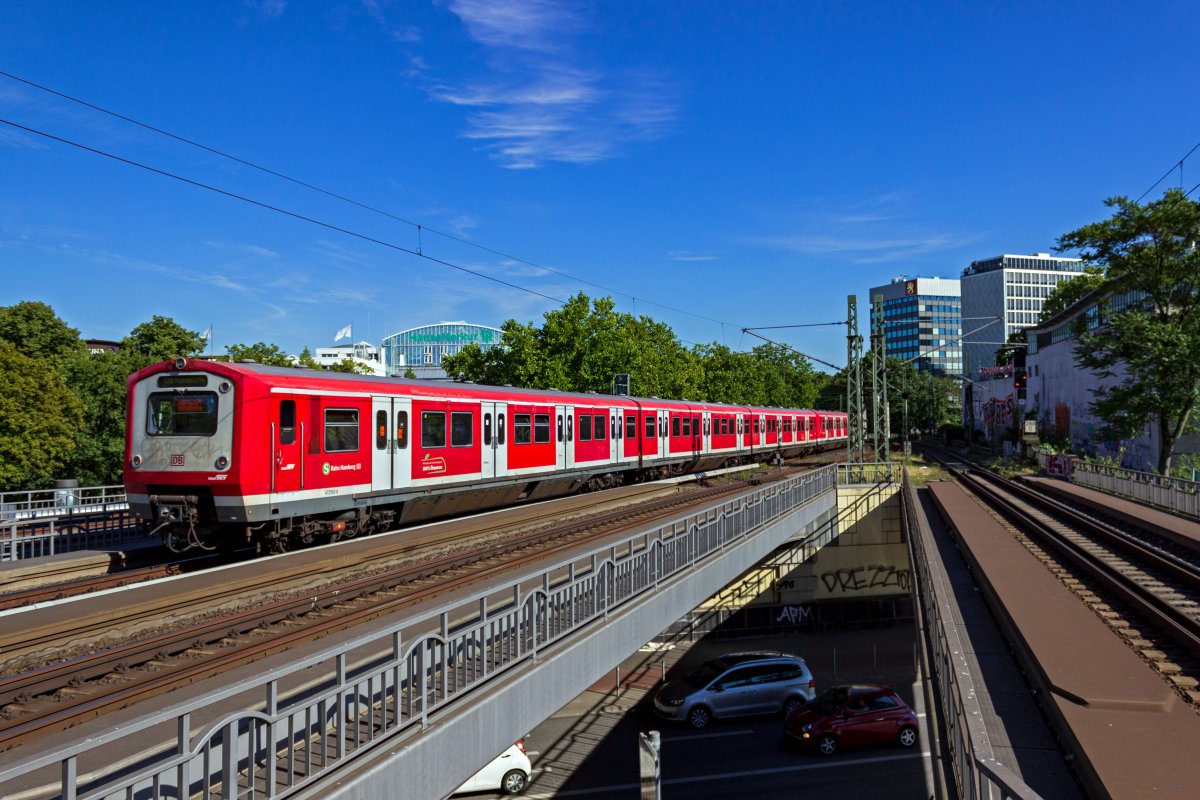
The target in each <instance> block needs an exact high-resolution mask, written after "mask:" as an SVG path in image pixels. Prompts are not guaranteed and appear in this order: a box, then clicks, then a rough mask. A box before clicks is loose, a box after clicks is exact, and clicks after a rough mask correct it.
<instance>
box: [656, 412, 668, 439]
mask: <svg viewBox="0 0 1200 800" xmlns="http://www.w3.org/2000/svg"><path fill="white" fill-rule="evenodd" d="M658 435H659V436H663V437H665V436H666V435H667V418H666V417H663V418H661V419H660V420H659V421H658Z"/></svg>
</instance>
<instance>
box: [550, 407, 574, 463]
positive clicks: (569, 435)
mask: <svg viewBox="0 0 1200 800" xmlns="http://www.w3.org/2000/svg"><path fill="white" fill-rule="evenodd" d="M554 417H555V419H554V432H553V434H552V435H553V436H554V441H555V445H554V447H555V454H556V455H555V457H554V464H555V466H556V467H557V468H558V469H570V468H571V467H573V466H575V450H574V446H573V444H572V443H573V442H574V440H575V407H574V406H555V407H554Z"/></svg>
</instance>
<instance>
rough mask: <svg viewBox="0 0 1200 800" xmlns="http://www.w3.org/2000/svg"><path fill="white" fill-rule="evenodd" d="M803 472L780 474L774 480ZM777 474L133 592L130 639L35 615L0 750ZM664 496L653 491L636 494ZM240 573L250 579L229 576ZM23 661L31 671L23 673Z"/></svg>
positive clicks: (406, 536)
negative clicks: (199, 584) (189, 585)
mask: <svg viewBox="0 0 1200 800" xmlns="http://www.w3.org/2000/svg"><path fill="white" fill-rule="evenodd" d="M797 471H798V470H797V469H794V468H793V469H779V470H772V471H771V472H770V475H769V479H770V480H779V479H782V478H784V477H786V476H788V475H792V474H794V473H795V472H797ZM767 479H768V478H767V476H762V477H759V476H755V478H753V479H751V480H749V481H730V482H727V483H723V484H722V485H718V486H710V487H702V488H695V489H691V490H686V491H679V490H675V489H673V488H670V487H667V489H666V490H669V492H670V494H668V495H667V496H657V497H653V498H652V499H644V497H643V499H642V501H641V502H638V503H636V504H635V505H618V506H617V507H615V508H609V509H607V510H603V511H594V510H593V511H591V512H590V513H589V511H588V509H589V508H591V507H590V506H586V505H580V506H579V510H578V513H577V514H576V515H575V516H574V517H573V518H572V519H569V520H566V521H563V520H562V516H563V511H562V509H561V507H555V508H554V509H512V510H510V512H509V513H510V515H511V516H512V517H514V518H515V519H513V520H512V522H511V524H508V525H505V526H503V527H502V528H500V529H499V531H492V532H488V531H487V530H486V529H488V528H492V529H495V528H496V526H497V520H498V516H494V515H487V516H485V517H481V518H471V519H468V520H458V521H455V522H454V523H452V524H450V525H445V526H431V527H428V528H426V529H423V530H425V531H426V533H428V532H430V531H441V533H439V535H437V536H427V537H424V538H421V539H420V540H419V541H418V540H417V537H414V534H415V533H416V532H415V531H406V532H403V533H402V534H401V535H399V536H395V537H390V538H389V537H386V536H377V537H370V538H368V539H365V540H357V541H352V542H347V543H344V544H347V545H349V544H354V545H357V546H358V547H356V548H355V549H354V552H353V554H351V552H350V550H349V549H348V548H345V547H343V545H337V546H331V547H329V548H323V549H319V550H312V551H303V552H301V553H296V554H289V556H282V557H276V558H275V559H268V560H266V561H260V562H253V565H239V568H238V569H235V570H231V571H221V572H219V573H212V574H214V575H219V576H220V577H219V578H217V579H215V580H213V581H211V582H209V585H207V586H206V587H204V588H201V589H198V590H196V589H188V590H179V589H175V590H171V589H170V587H172V586H174V584H173V582H171V581H166V582H160V583H156V584H150V585H147V586H141V587H136V591H137V593H138V594H139V595H145V599H144V600H142V601H136V602H130V601H125V603H124V604H123V605H122V606H121V607H122V612H121V613H122V614H124V615H125V616H126V617H128V618H129V619H130V620H131V623H130V624H126V625H122V626H121V627H122V628H123V632H124V633H125V634H126V635H125V636H123V637H121V638H122V639H125V641H120V642H114V641H113V637H112V636H111V633H112V628H113V626H114V624H115V623H114V620H113V619H112V618H111V617H107V618H106V615H105V614H104V613H103V612H102V611H100V612H99V613H98V614H96V615H93V616H92V618H90V619H81V620H78V621H77V622H76V623H75V624H73V626H70V629H69V630H66V631H64V630H62V628H61V626H62V624H63V622H64V619H63V616H64V615H63V614H61V613H60V614H49V613H47V614H46V615H45V616H44V617H42V622H41V623H38V622H37V621H35V617H34V616H30V617H29V624H24V625H10V626H5V628H6V630H8V629H20V631H11V630H9V632H6V633H4V634H2V635H0V653H5V654H12V655H11V657H9V658H8V659H7V661H6V665H5V666H4V667H3V669H4V672H5V673H11V674H8V677H5V678H2V679H0V704H2V706H0V751H3V750H7V749H11V748H13V747H17V746H19V745H20V744H23V743H25V742H28V741H31V740H33V739H36V738H38V737H40V736H43V735H46V734H48V733H51V732H53V731H57V730H61V729H63V728H65V727H69V726H70V725H73V724H76V723H78V722H81V721H84V720H87V719H91V718H94V717H96V716H99V715H100V714H103V713H105V712H106V711H111V710H115V709H118V708H122V707H125V706H128V705H131V704H133V703H135V702H137V701H139V700H143V699H146V698H149V697H152V696H156V695H159V694H161V693H164V692H168V691H170V690H171V689H173V688H177V687H179V686H184V685H187V684H189V683H192V682H195V681H198V680H202V679H204V678H208V677H211V676H213V675H216V674H219V673H221V672H223V671H225V670H228V669H232V668H233V667H235V666H240V665H242V664H245V663H248V662H250V661H254V660H256V659H259V658H262V657H265V656H267V655H271V654H273V653H278V652H281V651H283V650H287V649H289V648H291V647H295V646H297V645H299V644H302V643H307V642H310V641H312V640H314V639H316V638H320V637H322V636H327V635H330V634H332V633H334V632H338V631H343V630H345V629H347V628H350V627H353V626H354V625H358V624H362V623H364V622H367V621H370V620H372V619H375V618H377V617H381V616H383V615H386V614H393V613H397V612H398V611H399V610H401V609H404V608H406V607H409V606H411V605H413V604H415V603H419V602H422V601H424V600H428V599H429V598H431V597H434V596H437V595H440V594H443V593H446V592H450V591H455V590H458V589H461V588H463V587H466V586H469V585H470V584H473V583H476V582H478V581H481V580H485V579H487V578H488V577H490V576H493V575H496V574H500V573H502V572H507V571H510V570H513V569H517V568H519V567H520V566H522V565H523V564H526V563H529V562H531V561H534V560H538V559H541V558H544V557H546V556H549V555H555V554H559V553H561V552H563V551H567V550H570V549H573V548H576V547H579V546H581V545H583V544H586V543H594V541H595V540H596V539H600V538H603V537H607V536H609V535H611V534H612V533H614V532H616V531H620V530H623V529H626V528H629V527H631V526H632V525H635V524H639V523H642V522H645V521H647V520H651V519H654V518H657V517H661V516H663V515H666V514H671V513H677V509H678V508H680V507H686V506H689V505H695V504H697V503H701V502H706V501H711V500H713V499H718V498H720V497H723V496H726V495H729V494H732V493H735V492H737V491H740V490H742V489H743V488H744V487H745V486H746V485H747V484H748V483H760V482H764V480H767ZM663 492H664V487H661V486H656V485H653V484H651V485H646V488H645V490H644V491H643V492H638V493H635V495H648V494H658V495H662V494H663ZM587 497H588V498H591V499H592V502H593V503H594V502H595V500H596V499H601V500H603V498H600V497H599V496H597V495H590V496H587ZM630 502H632V501H630ZM530 510H532V511H533V512H534V513H532V514H530V513H520V512H528V511H530ZM511 512H516V513H511ZM322 550H324V551H328V552H327V553H325V552H322ZM314 555H316V556H319V557H313V556H314ZM297 561H303V562H305V563H303V564H296V563H295V562H297ZM364 563H365V564H369V565H370V567H369V568H367V569H364V567H363V564H364ZM243 570H244V571H245V573H246V574H245V575H244V576H243V578H244V579H238V580H231V579H230V575H232V574H234V573H235V572H240V571H243ZM268 570H270V571H268ZM207 574H208V573H205V575H207ZM194 577H203V576H194ZM264 584H268V585H269V588H266V589H264V588H263V585H264ZM156 587H164V588H163V589H162V590H157V591H156V590H155V589H156ZM284 587H290V588H284ZM124 594H131V593H129V592H127V593H124ZM64 605H66V604H64ZM214 608H225V609H226V610H225V611H223V612H221V613H214V611H213V609H214ZM66 616H67V617H73V616H74V615H71V614H67V615H66ZM185 619H186V620H187V622H186V624H179V622H178V621H179V620H185ZM164 620H176V623H175V624H170V623H166V622H164ZM151 629H153V630H152V632H147V631H149V630H151ZM134 630H137V631H139V633H138V634H137V635H133V631H134ZM98 637H101V638H103V641H104V642H106V644H104V645H102V646H98V645H97V640H98ZM18 664H22V665H24V668H21V669H18V670H16V671H15V672H14V670H13V669H11V666H12V665H18ZM35 665H36V666H35Z"/></svg>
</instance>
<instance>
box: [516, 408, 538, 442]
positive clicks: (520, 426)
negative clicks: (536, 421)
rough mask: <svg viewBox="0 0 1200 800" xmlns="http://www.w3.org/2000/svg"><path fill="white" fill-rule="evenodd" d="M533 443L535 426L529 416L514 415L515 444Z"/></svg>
mask: <svg viewBox="0 0 1200 800" xmlns="http://www.w3.org/2000/svg"><path fill="white" fill-rule="evenodd" d="M532 441H533V426H532V425H531V424H530V417H529V415H528V414H513V444H529V443H530V442H532Z"/></svg>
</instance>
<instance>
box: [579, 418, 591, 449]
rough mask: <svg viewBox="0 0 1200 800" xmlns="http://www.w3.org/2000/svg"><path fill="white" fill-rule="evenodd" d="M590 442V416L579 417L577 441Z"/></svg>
mask: <svg viewBox="0 0 1200 800" xmlns="http://www.w3.org/2000/svg"><path fill="white" fill-rule="evenodd" d="M591 440H592V415H591V414H580V415H579V441H581V442H590V441H591Z"/></svg>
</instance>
